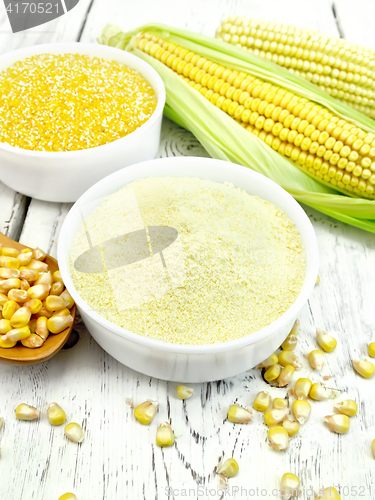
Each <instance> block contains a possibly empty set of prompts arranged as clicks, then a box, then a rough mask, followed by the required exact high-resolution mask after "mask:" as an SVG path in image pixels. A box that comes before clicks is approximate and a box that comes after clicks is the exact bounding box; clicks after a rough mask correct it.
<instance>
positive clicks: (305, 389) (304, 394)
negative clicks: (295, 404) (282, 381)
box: [294, 378, 312, 399]
mask: <svg viewBox="0 0 375 500" xmlns="http://www.w3.org/2000/svg"><path fill="white" fill-rule="evenodd" d="M311 387H312V382H311V380H310V379H309V378H299V379H298V380H297V382H296V384H295V386H294V394H295V395H296V397H297V398H298V399H307V398H308V397H309V393H310V389H311Z"/></svg>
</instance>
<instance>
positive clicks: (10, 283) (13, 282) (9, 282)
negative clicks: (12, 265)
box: [0, 278, 21, 293]
mask: <svg viewBox="0 0 375 500" xmlns="http://www.w3.org/2000/svg"><path fill="white" fill-rule="evenodd" d="M20 287H21V280H20V279H19V278H8V279H5V280H3V281H1V283H0V292H1V293H9V292H10V290H12V288H20Z"/></svg>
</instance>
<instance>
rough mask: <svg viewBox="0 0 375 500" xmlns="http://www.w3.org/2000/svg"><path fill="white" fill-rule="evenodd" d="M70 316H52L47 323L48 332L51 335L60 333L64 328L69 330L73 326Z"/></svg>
mask: <svg viewBox="0 0 375 500" xmlns="http://www.w3.org/2000/svg"><path fill="white" fill-rule="evenodd" d="M73 321H74V319H73V317H72V316H70V315H69V316H60V315H58V314H54V315H53V316H51V317H50V318H48V321H47V327H48V330H49V331H50V332H51V333H53V334H56V333H61V332H62V331H63V330H65V329H66V328H69V327H70V326H72V324H73Z"/></svg>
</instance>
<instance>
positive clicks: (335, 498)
mask: <svg viewBox="0 0 375 500" xmlns="http://www.w3.org/2000/svg"><path fill="white" fill-rule="evenodd" d="M316 500H341V497H340V495H339V494H338V492H337V490H336V488H334V487H333V486H329V487H328V488H324V490H323V491H322V490H320V491H319V494H318V496H317V497H316Z"/></svg>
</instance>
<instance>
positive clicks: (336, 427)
mask: <svg viewBox="0 0 375 500" xmlns="http://www.w3.org/2000/svg"><path fill="white" fill-rule="evenodd" d="M324 421H325V422H326V423H327V424H328V427H329V428H330V429H331V431H333V432H336V433H337V434H345V433H346V432H348V430H349V427H350V420H349V417H348V416H347V415H343V414H341V413H340V414H336V415H329V416H327V417H324Z"/></svg>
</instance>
